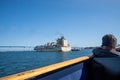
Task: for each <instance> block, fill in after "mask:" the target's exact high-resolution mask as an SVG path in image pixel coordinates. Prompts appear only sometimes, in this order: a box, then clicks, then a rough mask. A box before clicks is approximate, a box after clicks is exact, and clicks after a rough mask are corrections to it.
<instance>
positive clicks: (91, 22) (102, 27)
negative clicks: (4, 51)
mask: <svg viewBox="0 0 120 80" xmlns="http://www.w3.org/2000/svg"><path fill="white" fill-rule="evenodd" d="M108 33H111V34H114V35H115V36H116V37H117V39H118V43H120V0H0V46H4V45H10V46H12V45H14V46H17V45H25V46H35V45H40V44H44V43H46V42H48V41H55V39H56V38H57V37H58V35H64V36H65V37H66V39H67V40H68V41H69V42H70V44H71V46H100V45H101V38H102V36H103V35H105V34H108Z"/></svg>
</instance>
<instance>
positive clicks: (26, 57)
mask: <svg viewBox="0 0 120 80" xmlns="http://www.w3.org/2000/svg"><path fill="white" fill-rule="evenodd" d="M91 51H92V50H91V49H85V50H81V51H71V52H68V53H62V52H35V51H1V52H0V77H4V76H8V75H11V74H15V73H19V72H23V71H27V70H31V69H36V68H40V67H43V66H47V65H51V64H55V63H58V62H62V61H66V60H70V59H74V58H78V57H81V56H85V55H91Z"/></svg>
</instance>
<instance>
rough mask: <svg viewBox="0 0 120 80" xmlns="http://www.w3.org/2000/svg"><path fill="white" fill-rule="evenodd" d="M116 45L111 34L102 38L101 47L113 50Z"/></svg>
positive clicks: (115, 40)
mask: <svg viewBox="0 0 120 80" xmlns="http://www.w3.org/2000/svg"><path fill="white" fill-rule="evenodd" d="M116 44H117V39H116V38H115V36H114V35H112V34H106V35H104V36H103V38H102V46H106V47H109V48H115V47H116Z"/></svg>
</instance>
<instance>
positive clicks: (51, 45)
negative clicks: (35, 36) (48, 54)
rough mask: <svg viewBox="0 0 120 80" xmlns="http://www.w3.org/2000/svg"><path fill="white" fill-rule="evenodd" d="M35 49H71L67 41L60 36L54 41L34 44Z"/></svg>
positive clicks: (66, 50) (64, 50)
mask: <svg viewBox="0 0 120 80" xmlns="http://www.w3.org/2000/svg"><path fill="white" fill-rule="evenodd" d="M34 50H36V51H62V52H68V51H71V47H70V44H69V43H68V41H67V40H66V39H65V38H64V37H63V36H62V37H60V38H58V39H57V40H56V42H48V43H47V44H45V45H41V46H36V47H35V48H34Z"/></svg>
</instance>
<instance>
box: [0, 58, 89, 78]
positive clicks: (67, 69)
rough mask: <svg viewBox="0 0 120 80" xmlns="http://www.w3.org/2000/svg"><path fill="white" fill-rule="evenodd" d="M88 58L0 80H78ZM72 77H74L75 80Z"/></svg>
mask: <svg viewBox="0 0 120 80" xmlns="http://www.w3.org/2000/svg"><path fill="white" fill-rule="evenodd" d="M89 58H90V57H89V56H83V57H80V58H76V59H72V60H68V61H64V62H60V63H56V64H53V65H49V66H45V67H42V68H38V69H33V70H30V71H26V72H21V73H17V74H13V75H10V76H6V77H2V78H0V80H58V79H59V80H66V79H67V80H72V79H74V80H79V79H80V75H81V73H82V68H83V62H84V61H86V60H88V59H89ZM78 74H79V75H78ZM71 76H72V77H71ZM74 77H76V79H75V78H74ZM70 78H71V79H70ZM77 78H78V79H77Z"/></svg>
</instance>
